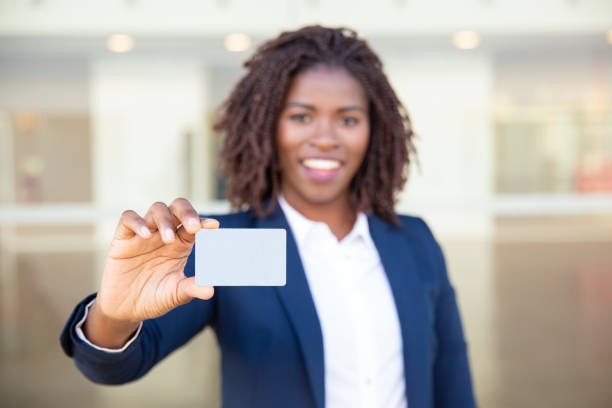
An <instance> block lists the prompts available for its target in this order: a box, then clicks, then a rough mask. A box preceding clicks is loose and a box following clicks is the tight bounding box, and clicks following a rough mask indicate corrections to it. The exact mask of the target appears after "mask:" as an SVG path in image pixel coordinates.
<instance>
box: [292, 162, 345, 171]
mask: <svg viewBox="0 0 612 408" xmlns="http://www.w3.org/2000/svg"><path fill="white" fill-rule="evenodd" d="M302 164H303V165H304V167H307V168H308V169H311V170H323V171H325V170H336V169H338V168H340V166H341V165H342V163H340V160H335V159H304V160H302Z"/></svg>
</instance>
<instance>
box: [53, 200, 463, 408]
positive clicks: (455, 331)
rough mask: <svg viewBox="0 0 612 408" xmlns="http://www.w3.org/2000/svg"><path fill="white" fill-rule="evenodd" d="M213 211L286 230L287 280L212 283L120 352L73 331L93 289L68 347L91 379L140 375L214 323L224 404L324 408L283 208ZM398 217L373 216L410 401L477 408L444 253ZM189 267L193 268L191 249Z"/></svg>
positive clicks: (148, 324)
mask: <svg viewBox="0 0 612 408" xmlns="http://www.w3.org/2000/svg"><path fill="white" fill-rule="evenodd" d="M214 218H216V219H218V220H219V222H220V223H221V227H222V228H284V229H286V230H287V232H288V233H287V284H286V286H278V287H216V288H215V295H214V296H213V298H212V299H210V300H207V301H205V300H200V299H194V300H193V301H191V302H190V303H188V304H186V305H183V306H180V307H178V308H176V309H174V310H172V311H171V312H169V313H167V314H166V315H164V316H162V317H159V318H157V319H151V320H147V321H145V322H144V325H143V329H142V332H141V333H140V335H139V337H138V339H137V340H136V341H134V342H133V343H132V344H131V345H130V346H129V347H128V348H127V349H126V350H125V351H124V352H122V353H118V354H109V353H105V352H103V351H98V350H96V349H94V348H92V347H90V346H88V345H87V344H85V343H84V342H83V341H81V340H80V339H79V338H78V337H77V336H76V333H75V330H74V327H75V324H76V323H77V322H78V321H79V320H80V318H81V317H82V316H83V311H84V307H85V305H86V304H87V303H88V302H89V301H90V300H91V299H92V298H93V297H94V296H95V294H94V295H90V296H88V297H87V298H85V299H84V300H83V301H82V302H81V303H80V304H79V305H78V306H77V307H76V308H75V310H74V311H73V313H72V315H71V316H70V318H69V319H68V322H67V323H66V326H65V327H64V330H63V331H62V334H61V337H60V341H61V345H62V348H63V349H64V351H65V353H66V354H67V355H68V356H71V357H73V358H74V361H75V363H76V365H77V367H78V368H79V369H80V370H81V372H82V373H83V374H84V375H85V376H86V377H87V378H89V379H90V380H92V381H94V382H98V383H102V384H121V383H125V382H128V381H132V380H135V379H137V378H139V377H141V376H142V375H144V374H145V373H146V372H147V371H149V369H151V367H153V366H154V365H155V364H156V363H157V362H158V361H160V360H161V359H163V358H164V357H166V356H167V355H168V354H169V353H171V352H172V351H173V350H175V349H176V348H178V347H180V346H182V345H183V344H185V343H186V342H187V341H189V339H191V338H192V337H193V336H194V335H196V334H197V333H198V332H200V331H201V330H202V329H203V328H204V327H205V326H207V325H210V326H212V328H213V329H214V331H215V333H216V336H217V339H218V342H219V346H220V348H221V371H222V373H221V376H222V390H221V392H222V404H223V407H227V408H234V407H240V408H242V407H262V408H263V407H265V408H271V407H283V408H284V407H297V408H301V407H304V408H306V407H308V408H310V407H317V408H323V407H324V404H325V387H324V384H325V383H324V362H323V353H324V350H323V339H322V334H321V326H320V325H319V320H318V317H317V313H316V310H315V306H314V303H313V300H312V296H311V293H310V289H309V287H308V283H307V280H306V276H305V274H304V270H303V267H302V262H301V260H300V257H299V254H298V250H297V247H296V243H295V240H294V238H293V235H292V234H291V230H290V228H289V226H288V224H287V221H286V219H285V216H284V214H283V212H282V210H281V209H280V207H279V206H277V208H276V211H275V212H274V213H273V214H272V215H271V216H269V217H267V218H265V219H262V218H256V217H253V216H251V215H250V214H249V213H247V212H241V213H235V214H228V215H221V216H216V217H214ZM400 218H401V222H402V226H401V227H397V226H393V225H391V224H389V223H387V222H385V221H383V220H382V219H380V218H379V217H377V216H376V215H370V216H369V217H368V224H369V229H370V234H371V236H372V239H373V241H374V244H375V245H376V248H377V249H378V252H379V255H380V258H381V260H382V264H383V267H384V270H385V272H386V274H387V278H388V280H389V283H390V285H391V288H392V292H393V297H394V299H395V305H396V307H397V311H398V315H399V320H400V325H401V333H402V339H403V360H404V372H405V380H406V392H407V398H408V406H409V407H410V408H420V407H436V408H439V407H449V408H451V407H452V408H464V407H466V408H468V407H474V406H475V401H474V397H473V393H472V385H471V379H470V370H469V364H468V358H467V352H466V344H465V341H464V337H463V332H462V327H461V321H460V318H459V312H458V310H457V305H456V302H455V295H454V291H453V288H452V287H451V285H450V283H449V281H448V277H447V274H446V267H445V263H444V258H443V255H442V251H441V250H440V247H439V246H438V243H437V242H436V240H435V239H434V237H433V236H432V234H431V232H430V230H429V228H428V227H427V225H426V224H425V223H424V222H423V221H422V220H421V219H420V218H416V217H408V216H401V217H400ZM185 274H186V275H187V276H190V275H193V274H194V257H193V252H192V254H191V256H190V257H189V260H188V261H187V265H186V267H185Z"/></svg>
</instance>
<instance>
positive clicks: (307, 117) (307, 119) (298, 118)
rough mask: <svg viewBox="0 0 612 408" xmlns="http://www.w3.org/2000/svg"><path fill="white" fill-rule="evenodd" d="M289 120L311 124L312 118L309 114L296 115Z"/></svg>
mask: <svg viewBox="0 0 612 408" xmlns="http://www.w3.org/2000/svg"><path fill="white" fill-rule="evenodd" d="M289 119H291V120H293V121H296V122H300V123H308V122H310V120H311V117H310V115H309V114H307V113H294V114H292V115H291V116H289Z"/></svg>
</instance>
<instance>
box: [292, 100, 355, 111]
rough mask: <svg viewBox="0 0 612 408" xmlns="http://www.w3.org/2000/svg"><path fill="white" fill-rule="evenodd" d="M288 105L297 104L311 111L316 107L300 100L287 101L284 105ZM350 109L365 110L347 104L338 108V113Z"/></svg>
mask: <svg viewBox="0 0 612 408" xmlns="http://www.w3.org/2000/svg"><path fill="white" fill-rule="evenodd" d="M290 106H297V107H298V108H304V109H308V110H311V111H316V110H317V108H315V107H314V106H313V105H308V104H307V103H301V102H289V103H288V104H287V105H286V106H285V107H286V108H288V107H290ZM351 110H357V111H361V112H365V109H363V108H362V107H361V106H357V105H349V106H343V107H342V108H340V109H338V112H339V113H343V112H347V111H351Z"/></svg>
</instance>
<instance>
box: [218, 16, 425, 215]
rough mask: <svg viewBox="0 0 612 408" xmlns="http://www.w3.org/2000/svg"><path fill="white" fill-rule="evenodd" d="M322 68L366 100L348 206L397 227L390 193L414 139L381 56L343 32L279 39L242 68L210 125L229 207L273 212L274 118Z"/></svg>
mask: <svg viewBox="0 0 612 408" xmlns="http://www.w3.org/2000/svg"><path fill="white" fill-rule="evenodd" d="M320 64H323V65H327V66H330V67H341V68H344V69H346V70H347V71H348V72H349V73H350V74H351V75H353V77H354V78H355V79H357V81H358V82H359V83H360V85H361V86H362V88H363V90H364V93H365V95H366V96H367V98H368V103H369V115H370V138H369V145H368V149H367V152H366V156H365V158H364V160H363V162H362V164H361V166H360V168H359V169H358V170H357V173H356V174H355V177H354V178H353V180H352V181H351V185H350V202H351V205H352V206H353V207H354V208H355V209H356V210H358V211H363V212H365V213H371V212H374V213H375V214H377V215H378V216H380V217H381V218H383V219H385V220H387V221H389V222H392V223H394V224H398V223H399V218H398V217H397V214H396V213H395V209H394V204H395V194H396V192H397V191H398V190H400V189H401V188H402V187H403V185H404V183H405V182H406V179H407V167H408V164H409V163H410V160H411V158H412V157H413V156H415V153H416V151H415V148H414V144H413V142H412V139H413V136H414V133H413V131H412V126H411V124H410V119H409V117H408V114H407V112H406V110H405V109H404V107H403V106H402V104H401V102H400V101H399V99H398V97H397V95H396V94H395V92H394V91H393V89H392V88H391V85H390V84H389V81H388V79H387V77H386V76H385V74H384V72H383V67H382V63H381V61H380V59H379V58H378V56H377V55H376V54H375V53H374V52H373V51H372V50H371V49H370V47H369V46H368V44H367V43H366V41H365V40H363V39H361V38H359V37H358V35H357V33H356V32H355V31H353V30H350V29H347V28H343V27H341V28H328V27H322V26H320V25H315V26H308V27H303V28H301V29H299V30H296V31H288V32H284V33H282V34H281V35H279V36H278V37H277V38H275V39H273V40H270V41H268V42H266V43H264V44H263V45H261V46H260V47H259V48H258V49H257V51H256V52H255V54H254V55H253V56H252V57H251V58H250V59H249V60H248V61H246V62H245V64H244V66H245V67H246V68H247V70H248V72H247V74H246V75H245V76H244V77H243V78H242V79H241V80H240V81H239V82H238V84H237V85H236V86H235V88H234V89H233V91H232V93H231V94H230V96H229V98H228V99H227V100H226V101H225V102H224V104H223V105H222V106H221V109H220V118H219V120H218V121H217V122H216V124H215V126H214V128H215V130H217V131H223V132H224V133H225V141H224V144H223V148H222V151H221V155H220V162H221V168H222V170H223V171H224V173H225V174H226V175H227V176H228V186H227V191H226V194H227V196H228V198H229V200H230V203H231V205H232V208H234V209H240V208H245V207H246V208H249V209H251V210H253V212H254V214H256V215H257V216H260V217H266V216H267V215H269V214H270V213H271V212H272V211H273V210H274V208H275V206H276V204H277V200H276V198H277V196H278V194H279V193H280V184H281V175H280V164H279V158H278V153H277V148H276V126H277V121H278V117H279V115H280V113H281V111H282V109H283V104H284V100H285V98H286V95H287V93H288V92H289V88H290V86H291V83H292V79H293V78H294V77H295V76H296V75H297V74H298V73H300V72H303V71H305V70H307V69H309V68H312V67H314V66H315V65H320ZM266 202H268V204H267V206H266Z"/></svg>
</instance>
